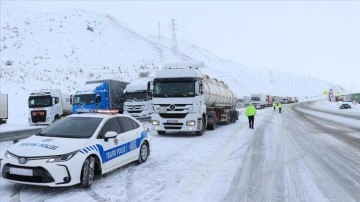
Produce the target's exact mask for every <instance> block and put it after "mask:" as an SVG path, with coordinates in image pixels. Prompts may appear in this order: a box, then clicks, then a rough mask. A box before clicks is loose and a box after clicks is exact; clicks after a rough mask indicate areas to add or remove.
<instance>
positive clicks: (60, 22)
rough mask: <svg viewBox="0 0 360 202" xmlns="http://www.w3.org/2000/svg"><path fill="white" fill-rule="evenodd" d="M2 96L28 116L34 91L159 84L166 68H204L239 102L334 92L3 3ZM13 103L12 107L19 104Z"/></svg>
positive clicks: (95, 21) (94, 22)
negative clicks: (153, 80)
mask: <svg viewBox="0 0 360 202" xmlns="http://www.w3.org/2000/svg"><path fill="white" fill-rule="evenodd" d="M0 20H1V29H0V31H1V42H0V54H1V61H0V79H1V81H0V82H1V83H0V85H1V91H2V92H4V93H8V94H9V99H10V102H11V101H13V102H12V104H11V106H9V108H10V109H9V111H10V113H11V111H12V109H11V108H12V107H16V108H18V107H23V108H24V110H26V109H27V105H26V100H27V96H28V94H29V93H30V92H31V91H33V90H38V89H45V88H59V89H62V90H64V91H67V92H69V93H74V92H75V91H76V90H77V89H78V88H79V87H80V86H81V85H83V84H84V83H85V81H86V80H90V79H91V80H94V79H120V80H124V81H130V80H132V79H134V78H137V77H138V75H139V73H140V72H149V74H150V76H154V74H155V72H156V70H157V69H159V68H161V66H162V64H163V62H175V61H192V60H196V61H203V62H204V63H205V64H206V67H205V68H204V69H203V70H202V71H203V73H205V74H208V75H209V76H210V77H216V78H217V79H218V80H222V81H224V82H225V83H227V84H228V85H229V87H230V89H232V90H233V91H234V92H235V93H236V95H237V96H238V97H242V96H244V95H249V94H250V93H257V92H262V93H267V94H268V93H270V94H273V95H280V96H298V97H299V98H300V99H301V98H304V97H305V96H316V95H320V94H321V93H322V92H323V91H324V90H328V89H329V88H337V89H341V87H339V86H337V85H333V84H331V83H329V82H325V81H320V80H318V79H315V78H309V77H305V76H300V75H293V74H289V73H284V72H277V71H270V70H269V71H263V72H260V71H259V70H256V69H252V68H249V67H245V66H243V65H241V64H239V63H236V62H234V61H229V60H226V59H224V58H219V57H217V56H215V55H214V54H212V53H210V52H209V51H207V50H206V49H203V48H201V47H198V46H196V45H194V44H192V43H189V42H184V41H181V40H179V41H178V47H179V51H178V52H175V51H172V50H171V47H170V45H171V39H166V38H163V39H162V42H161V43H159V42H158V41H157V38H155V37H150V36H143V35H140V34H138V33H137V32H136V31H135V30H133V29H132V28H131V27H129V26H128V25H126V24H125V23H121V22H120V21H119V20H121V19H116V18H114V17H112V16H110V15H107V14H101V13H95V12H88V11H84V10H77V9H74V10H67V11H62V12H57V13H33V12H31V11H27V10H26V9H23V8H20V7H15V6H11V5H8V4H6V2H5V3H4V2H1V16H0ZM14 102H15V103H14Z"/></svg>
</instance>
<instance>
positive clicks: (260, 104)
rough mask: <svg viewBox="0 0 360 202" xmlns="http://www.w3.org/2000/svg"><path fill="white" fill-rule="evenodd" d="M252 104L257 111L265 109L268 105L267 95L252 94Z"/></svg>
mask: <svg viewBox="0 0 360 202" xmlns="http://www.w3.org/2000/svg"><path fill="white" fill-rule="evenodd" d="M250 102H251V103H252V104H253V105H254V106H255V108H256V109H264V108H265V107H266V105H267V102H266V95H265V94H263V93H252V94H251V100H250Z"/></svg>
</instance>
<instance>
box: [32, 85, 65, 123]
mask: <svg viewBox="0 0 360 202" xmlns="http://www.w3.org/2000/svg"><path fill="white" fill-rule="evenodd" d="M70 100H71V97H70V93H65V92H62V91H61V90H60V89H43V90H39V91H34V92H31V93H30V96H29V99H28V107H29V117H28V122H29V124H30V125H34V124H50V123H52V122H54V121H56V120H58V119H60V118H61V117H62V116H67V115H69V114H71V103H70Z"/></svg>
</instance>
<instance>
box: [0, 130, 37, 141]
mask: <svg viewBox="0 0 360 202" xmlns="http://www.w3.org/2000/svg"><path fill="white" fill-rule="evenodd" d="M41 129H42V128H32V129H24V130H15V131H7V132H1V133H0V142H5V141H14V142H17V141H19V140H20V139H25V138H27V137H30V136H31V135H34V134H36V133H38V132H40V131H41Z"/></svg>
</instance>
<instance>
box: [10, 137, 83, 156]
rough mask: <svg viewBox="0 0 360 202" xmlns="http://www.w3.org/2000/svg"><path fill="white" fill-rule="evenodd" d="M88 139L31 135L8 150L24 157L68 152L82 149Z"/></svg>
mask: <svg viewBox="0 0 360 202" xmlns="http://www.w3.org/2000/svg"><path fill="white" fill-rule="evenodd" d="M87 142H88V139H74V138H58V137H56V138H55V137H42V136H35V135H34V136H31V137H29V138H27V139H24V140H21V141H19V142H18V143H16V144H14V145H12V146H11V147H10V148H9V149H8V151H9V152H11V153H13V154H15V155H18V156H24V157H33V156H51V155H60V154H67V153H70V152H73V151H76V150H79V149H82V148H83V147H84V146H85V145H86V143H87Z"/></svg>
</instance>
